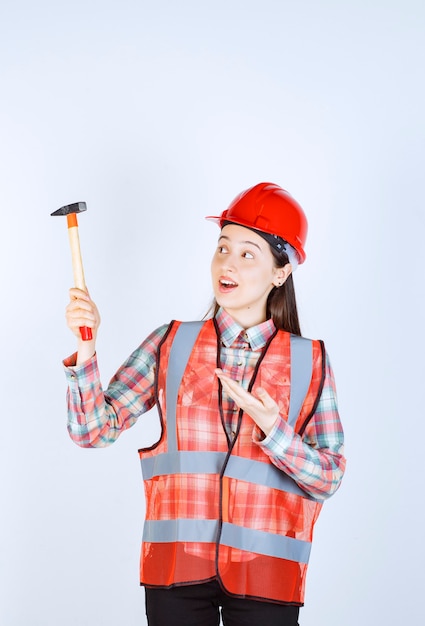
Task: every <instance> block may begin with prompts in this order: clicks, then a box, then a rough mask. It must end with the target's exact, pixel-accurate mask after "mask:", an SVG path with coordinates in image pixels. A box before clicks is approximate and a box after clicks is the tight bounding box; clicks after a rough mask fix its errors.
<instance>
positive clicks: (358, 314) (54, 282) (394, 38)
mask: <svg viewBox="0 0 425 626" xmlns="http://www.w3.org/2000/svg"><path fill="white" fill-rule="evenodd" d="M424 29H425V5H424V4H423V2H421V1H420V0H403V1H402V0H387V1H385V2H384V1H383V0H382V1H379V0H356V1H354V0H353V1H352V2H348V1H346V2H344V1H343V0H339V1H338V0H333V1H332V0H324V1H320V0H317V1H314V0H300V1H298V2H289V1H285V0H281V1H279V0H276V1H273V0H261V2H260V1H257V2H255V1H250V0H246V1H242V0H239V1H235V0H226V1H224V0H214V2H201V1H199V0H198V1H196V0H192V1H190V0H180V1H179V2H172V1H171V0H168V1H166V0H157V1H155V2H153V1H152V2H146V1H142V0H139V1H136V0H120V1H115V2H114V1H111V0H84V1H82V0H73V1H72V2H71V1H63V2H61V1H60V0H59V1H58V0H56V1H53V0H38V1H37V2H31V1H30V0H14V2H13V3H12V2H7V1H4V2H3V3H2V4H1V5H0V67H1V73H0V81H1V82H0V90H1V99H0V116H1V118H0V124H1V141H0V172H1V184H0V203H1V218H2V219H1V235H2V237H1V246H0V261H1V264H2V265H1V267H2V272H1V291H2V297H1V301H2V304H1V350H2V355H1V365H0V367H1V376H0V381H1V391H2V394H1V397H2V409H3V410H2V415H1V434H2V436H1V439H0V476H1V479H0V490H1V491H0V496H1V513H0V555H1V557H0V622H1V624H2V625H3V624H4V625H5V626H27V625H29V624H30V625H31V626H57V624H60V625H61V626H68V625H69V626H86V625H87V626H93V625H95V624H96V625H97V624H99V625H102V626H108V625H116V624H125V625H126V626H132V625H134V626H136V624H137V625H140V624H142V623H144V621H143V620H144V608H143V591H142V590H140V588H139V586H138V556H139V543H140V538H141V530H142V522H143V512H144V504H143V488H142V483H141V477H140V472H139V463H138V456H137V448H138V447H141V446H142V445H146V444H147V443H148V442H149V441H152V440H153V438H154V436H155V426H154V417H155V416H154V415H152V416H150V417H147V418H146V420H145V422H142V420H140V422H139V423H138V425H137V426H136V427H135V428H133V429H132V431H130V432H128V433H126V435H125V436H123V437H122V438H121V439H120V440H119V441H118V442H117V443H116V444H115V445H114V446H113V447H112V448H110V449H106V450H93V451H90V450H81V449H79V448H77V447H76V446H74V444H72V442H71V440H70V439H69V438H68V435H67V433H66V427H65V424H66V416H65V400H64V395H65V380H64V376H63V373H62V370H61V359H62V358H63V357H64V356H66V355H67V354H69V353H70V352H72V351H73V349H74V342H73V338H72V336H71V335H70V333H69V332H68V331H67V329H66V327H65V323H64V308H65V305H66V302H67V289H68V287H69V286H70V285H71V282H72V275H71V266H70V255H69V250H68V242H67V235H66V227H65V223H64V222H63V221H61V220H60V219H57V218H55V219H52V218H51V217H50V213H51V212H52V211H54V210H55V209H57V208H58V207H59V206H61V205H63V204H68V203H70V202H75V201H78V200H85V201H86V202H87V204H88V211H87V213H86V214H84V215H82V216H81V219H80V227H81V228H80V231H81V232H80V236H81V243H82V248H83V256H84V262H85V271H86V278H87V283H88V285H89V288H90V290H91V293H92V295H93V297H94V298H95V300H96V301H97V302H98V304H99V307H100V309H101V313H102V317H103V324H102V330H101V334H100V337H99V343H98V352H99V359H100V364H101V369H102V376H103V380H104V382H105V383H106V382H107V381H108V379H109V377H110V376H111V375H112V374H113V372H114V370H115V368H116V367H117V366H118V365H119V364H120V363H121V362H122V360H123V359H124V358H125V357H126V356H127V354H128V353H129V352H130V351H131V350H132V349H133V348H134V347H136V346H137V345H138V343H139V342H140V341H141V340H142V339H143V338H144V337H145V335H146V334H147V333H148V332H150V331H151V330H152V329H153V328H154V327H156V326H158V325H159V324H161V323H163V322H165V321H168V320H170V319H171V318H182V319H191V318H198V317H200V316H201V315H202V314H203V313H204V311H205V310H206V308H207V306H208V303H209V299H210V296H211V289H210V282H209V260H210V255H211V253H212V250H213V248H214V246H215V241H216V237H217V234H218V231H217V230H216V227H215V226H214V225H212V224H210V223H207V222H205V221H204V219H203V217H204V215H207V214H211V213H216V212H218V211H221V210H222V209H224V208H225V207H226V206H227V204H228V203H229V202H230V201H231V200H232V199H233V197H234V196H235V195H236V194H237V193H239V191H241V190H242V189H244V188H246V187H249V186H251V185H253V184H255V183H257V182H260V181H263V180H269V181H272V182H276V183H278V184H280V185H282V186H283V187H285V188H287V189H288V190H289V191H290V192H291V193H292V194H293V195H294V196H295V197H296V198H297V199H298V200H299V202H300V203H301V204H302V205H303V207H304V208H305V211H306V213H307V215H308V217H309V222H310V233H309V241H308V246H307V253H308V258H307V261H306V263H305V265H303V266H302V267H300V268H299V270H298V271H297V274H296V284H297V291H298V298H299V304H300V313H301V317H302V321H303V329H304V333H305V334H306V335H309V336H313V337H323V338H324V339H325V341H326V345H327V348H328V350H329V352H330V355H331V359H332V362H333V366H334V369H335V373H336V377H337V384H338V390H339V400H340V409H341V415H342V418H343V422H344V425H345V430H346V438H347V449H346V452H347V456H348V469H347V474H346V477H345V479H344V482H343V485H342V487H341V490H340V491H339V492H338V493H337V495H336V496H335V497H334V498H333V499H332V500H330V501H329V502H328V504H327V505H326V506H325V509H324V512H323V514H322V517H321V519H320V520H319V522H318V525H317V530H316V538H315V546H314V548H313V557H312V562H311V568H310V573H309V578H308V588H307V598H306V607H305V608H304V609H303V610H302V613H301V615H302V622H301V623H302V625H303V626H313V625H314V626H321V625H322V624H323V625H325V624H326V626H341V625H343V626H354V625H356V626H357V624H359V623H360V624H365V625H369V624H370V625H372V624H384V623H385V624H386V625H388V626H392V625H394V626H395V625H396V624H397V625H398V624H401V623H403V624H404V623H405V624H408V623H413V624H415V623H418V621H419V619H418V617H419V615H421V613H422V611H421V609H420V607H419V601H420V599H421V593H422V586H423V574H422V571H421V562H422V561H423V559H424V557H425V554H424V546H423V541H422V511H423V502H422V497H421V493H422V469H423V460H422V456H421V455H422V430H423V429H422V428H421V426H422V422H423V415H424V409H423V406H422V405H423V401H422V393H421V392H422V388H423V371H424V369H423V359H422V354H423V351H424V347H425V346H424V340H423V326H424V287H423V283H424V281H423V277H422V267H423V264H424V261H425V259H424V252H423V230H424V217H423V215H424V199H423V198H424V194H423V168H424V156H425V155H424V135H425V121H424V120H425V116H424V107H425V94H424V81H423V68H424V60H425V58H424V57H425V44H424V40H425V37H424V34H425V31H424Z"/></svg>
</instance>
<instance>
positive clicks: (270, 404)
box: [255, 387, 277, 409]
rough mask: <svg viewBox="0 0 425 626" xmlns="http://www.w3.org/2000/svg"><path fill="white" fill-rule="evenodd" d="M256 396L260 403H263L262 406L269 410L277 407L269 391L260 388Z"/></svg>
mask: <svg viewBox="0 0 425 626" xmlns="http://www.w3.org/2000/svg"><path fill="white" fill-rule="evenodd" d="M255 395H256V397H257V398H258V399H259V400H260V402H262V404H263V405H264V406H265V408H266V409H268V408H271V409H272V408H274V407H275V406H277V405H276V402H275V401H274V400H273V398H272V397H271V396H270V395H269V394H268V393H267V391H266V390H265V389H263V387H258V389H256V390H255Z"/></svg>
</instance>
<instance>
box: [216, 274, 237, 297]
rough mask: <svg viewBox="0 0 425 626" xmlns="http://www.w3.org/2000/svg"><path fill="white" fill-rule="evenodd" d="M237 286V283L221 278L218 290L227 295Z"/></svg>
mask: <svg viewBox="0 0 425 626" xmlns="http://www.w3.org/2000/svg"><path fill="white" fill-rule="evenodd" d="M237 286H238V283H236V282H235V281H234V280H231V279H230V278H227V277H225V276H222V277H221V278H220V279H219V281H218V288H219V291H220V293H229V292H230V291H233V290H234V289H236V287H237Z"/></svg>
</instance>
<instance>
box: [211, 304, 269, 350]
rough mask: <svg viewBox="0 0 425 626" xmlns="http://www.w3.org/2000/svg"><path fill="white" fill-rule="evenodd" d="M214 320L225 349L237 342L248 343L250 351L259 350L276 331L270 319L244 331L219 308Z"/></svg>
mask: <svg viewBox="0 0 425 626" xmlns="http://www.w3.org/2000/svg"><path fill="white" fill-rule="evenodd" d="M215 319H216V321H217V326H218V330H219V333H220V339H221V341H222V342H223V344H224V345H225V346H226V348H230V346H231V345H232V344H234V343H235V342H236V340H239V341H243V342H248V343H249V345H250V346H251V349H252V350H261V349H262V348H264V346H265V345H266V343H267V342H268V340H269V339H270V337H271V336H272V335H273V333H274V332H275V331H276V326H275V325H274V322H273V320H272V319H269V320H266V321H265V322H261V324H257V325H256V326H252V327H251V328H246V329H245V328H243V327H242V326H240V325H239V324H238V323H237V322H235V320H234V319H233V318H232V317H230V315H229V314H228V313H227V312H226V311H225V310H224V309H223V308H221V307H220V308H219V310H218V312H217V315H216V318H215Z"/></svg>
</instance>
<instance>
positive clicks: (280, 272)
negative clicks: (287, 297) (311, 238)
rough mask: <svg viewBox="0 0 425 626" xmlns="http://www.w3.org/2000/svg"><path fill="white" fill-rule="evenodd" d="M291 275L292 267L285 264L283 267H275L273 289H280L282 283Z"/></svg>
mask: <svg viewBox="0 0 425 626" xmlns="http://www.w3.org/2000/svg"><path fill="white" fill-rule="evenodd" d="M291 274H292V265H291V264H290V263H287V264H286V265H284V266H283V267H277V268H276V271H275V277H274V280H273V285H274V286H275V287H282V285H283V283H284V282H286V281H287V280H288V277H289V276H290V275H291Z"/></svg>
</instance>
